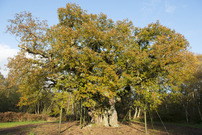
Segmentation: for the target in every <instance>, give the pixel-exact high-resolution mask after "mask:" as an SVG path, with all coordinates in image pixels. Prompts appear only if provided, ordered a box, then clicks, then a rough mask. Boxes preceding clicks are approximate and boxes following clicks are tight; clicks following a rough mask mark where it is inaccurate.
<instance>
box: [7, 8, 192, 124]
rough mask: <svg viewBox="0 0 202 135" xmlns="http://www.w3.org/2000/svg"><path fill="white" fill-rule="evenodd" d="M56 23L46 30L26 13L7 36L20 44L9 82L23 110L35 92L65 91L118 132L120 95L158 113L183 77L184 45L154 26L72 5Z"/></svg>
mask: <svg viewBox="0 0 202 135" xmlns="http://www.w3.org/2000/svg"><path fill="white" fill-rule="evenodd" d="M58 18H59V23H58V24H56V25H53V26H51V27H49V26H48V25H47V23H46V21H40V20H38V19H37V18H35V17H33V16H32V14H31V13H29V12H22V13H20V14H16V16H15V18H14V19H11V20H9V22H10V25H9V26H8V31H9V32H10V33H12V34H14V35H15V36H17V37H18V39H19V41H20V42H19V45H18V46H19V47H20V53H19V54H18V55H17V56H16V57H14V58H11V59H10V62H9V64H8V67H9V68H10V74H9V77H10V79H11V80H13V82H15V81H16V80H18V82H19V91H20V92H21V93H22V95H23V97H21V100H20V104H21V105H24V104H25V103H26V104H28V102H29V103H31V102H36V98H33V97H36V95H35V94H36V93H41V92H44V91H46V92H49V93H52V94H53V95H55V94H56V93H64V92H70V93H73V95H74V97H75V101H80V103H81V104H82V106H83V107H85V108H87V109H88V111H89V112H90V113H89V115H90V116H91V117H92V120H94V122H97V123H104V125H106V126H108V125H111V126H117V112H116V108H115V103H116V102H117V101H120V96H121V95H123V94H124V93H128V92H129V91H130V92H132V93H133V94H132V96H133V98H135V97H136V99H138V102H136V104H152V105H153V107H155V105H158V104H160V101H161V98H160V97H161V96H160V95H161V94H162V93H166V92H167V91H168V90H169V91H172V90H175V89H174V88H175V87H176V86H177V85H179V84H178V82H182V80H183V78H184V75H186V73H187V72H188V71H187V70H186V68H185V66H184V65H186V63H187V62H188V61H190V60H191V58H192V57H193V55H192V54H191V53H190V52H188V50H187V49H188V47H189V43H188V41H187V40H186V39H185V38H184V36H183V35H181V34H179V33H177V32H175V31H174V30H171V29H169V28H167V27H165V26H163V25H161V24H160V23H159V22H158V21H157V22H156V23H152V24H149V25H148V26H147V27H145V28H138V27H135V26H134V25H133V23H132V22H131V21H128V20H123V21H117V22H114V21H113V20H111V19H108V18H107V16H106V15H105V14H102V13H101V14H88V13H87V12H86V11H84V10H82V9H81V8H80V7H79V6H78V5H76V4H67V5H66V7H65V8H59V9H58ZM28 95H29V96H28ZM29 97H30V99H32V100H29V99H28V98H29Z"/></svg>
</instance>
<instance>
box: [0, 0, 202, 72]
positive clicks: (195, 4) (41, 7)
mask: <svg viewBox="0 0 202 135" xmlns="http://www.w3.org/2000/svg"><path fill="white" fill-rule="evenodd" d="M68 2H71V3H76V4H78V5H80V6H81V8H82V9H84V10H87V12H88V13H94V14H99V13H101V12H102V13H104V14H107V16H108V18H112V19H113V20H114V21H117V20H123V19H129V20H131V21H133V23H134V25H135V26H136V27H145V26H147V25H148V24H149V23H152V22H156V20H159V21H160V23H161V24H162V25H165V26H167V27H169V28H171V29H175V30H176V31H177V32H178V33H181V34H183V35H184V36H185V38H186V39H187V40H188V41H189V43H190V46H191V49H190V50H191V51H192V52H194V53H197V54H202V44H201V39H202V1H201V0H0V68H1V70H0V72H2V73H3V74H4V75H5V74H6V73H7V71H4V68H5V67H4V66H3V65H5V64H6V63H7V57H12V56H13V55H15V54H16V52H17V51H18V49H19V48H18V47H17V44H18V42H17V41H16V39H15V37H14V36H12V35H10V34H8V33H5V31H6V25H8V19H12V18H13V16H14V15H15V13H19V12H22V11H29V12H31V13H32V14H33V15H34V16H36V17H39V18H40V19H42V20H44V19H46V20H47V21H48V24H49V25H50V26H51V25H53V24H57V23H58V17H57V9H58V8H60V7H65V5H66V3H68Z"/></svg>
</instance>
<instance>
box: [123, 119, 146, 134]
mask: <svg viewBox="0 0 202 135" xmlns="http://www.w3.org/2000/svg"><path fill="white" fill-rule="evenodd" d="M131 123H133V122H128V121H125V122H123V123H122V124H124V125H126V126H128V127H130V128H133V129H135V130H137V131H139V132H142V133H145V131H144V130H141V129H138V128H136V127H134V126H132V124H131ZM134 124H137V123H134Z"/></svg>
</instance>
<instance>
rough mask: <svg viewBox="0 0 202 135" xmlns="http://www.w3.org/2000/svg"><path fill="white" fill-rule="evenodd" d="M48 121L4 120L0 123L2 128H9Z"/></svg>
mask: <svg viewBox="0 0 202 135" xmlns="http://www.w3.org/2000/svg"><path fill="white" fill-rule="evenodd" d="M44 122H47V121H26V122H4V123H0V128H9V127H15V126H21V125H27V124H37V123H44Z"/></svg>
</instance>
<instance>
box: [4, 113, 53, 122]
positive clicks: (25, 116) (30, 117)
mask: <svg viewBox="0 0 202 135" xmlns="http://www.w3.org/2000/svg"><path fill="white" fill-rule="evenodd" d="M50 119H51V118H49V117H48V116H47V115H43V114H29V113H21V112H19V113H16V112H4V113H0V122H18V121H39V120H44V121H46V120H50Z"/></svg>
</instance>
